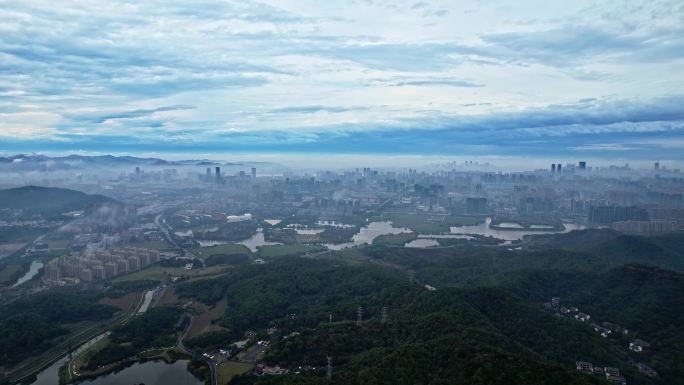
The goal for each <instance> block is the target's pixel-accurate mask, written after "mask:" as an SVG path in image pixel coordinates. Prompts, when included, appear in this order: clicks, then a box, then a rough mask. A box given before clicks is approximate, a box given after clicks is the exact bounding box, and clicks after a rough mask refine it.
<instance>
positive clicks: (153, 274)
mask: <svg viewBox="0 0 684 385" xmlns="http://www.w3.org/2000/svg"><path fill="white" fill-rule="evenodd" d="M187 273H188V271H187V270H185V268H183V267H165V266H151V267H148V268H146V269H143V270H140V271H136V272H135V273H131V274H126V275H123V276H121V277H118V278H115V279H114V280H115V281H142V280H148V279H149V280H155V281H161V282H165V281H166V279H167V278H168V277H173V276H179V275H183V274H187Z"/></svg>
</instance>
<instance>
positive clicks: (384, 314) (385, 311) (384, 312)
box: [380, 306, 387, 323]
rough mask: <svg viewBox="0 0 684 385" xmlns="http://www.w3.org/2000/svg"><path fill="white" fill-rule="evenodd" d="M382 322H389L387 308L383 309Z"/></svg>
mask: <svg viewBox="0 0 684 385" xmlns="http://www.w3.org/2000/svg"><path fill="white" fill-rule="evenodd" d="M380 322H382V323H386V322H387V306H383V307H382V318H380Z"/></svg>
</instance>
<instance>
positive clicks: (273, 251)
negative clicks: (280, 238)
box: [259, 245, 325, 258]
mask: <svg viewBox="0 0 684 385" xmlns="http://www.w3.org/2000/svg"><path fill="white" fill-rule="evenodd" d="M322 250H325V247H322V246H315V245H269V246H261V247H259V255H260V256H262V257H270V258H273V257H284V256H286V255H300V254H304V253H308V252H312V251H322Z"/></svg>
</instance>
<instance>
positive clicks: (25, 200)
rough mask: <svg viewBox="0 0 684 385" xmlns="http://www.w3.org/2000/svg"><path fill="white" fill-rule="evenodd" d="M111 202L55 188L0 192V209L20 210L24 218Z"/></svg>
mask: <svg viewBox="0 0 684 385" xmlns="http://www.w3.org/2000/svg"><path fill="white" fill-rule="evenodd" d="M113 202H116V201H115V200H114V199H111V198H108V197H105V196H102V195H89V194H85V193H82V192H79V191H74V190H68V189H63V188H55V187H37V186H24V187H18V188H13V189H8V190H0V209H21V210H23V212H24V215H25V216H30V215H33V214H40V215H42V216H44V217H50V216H56V215H59V214H62V213H66V212H69V211H75V210H82V209H83V208H84V207H86V206H88V205H91V204H102V203H113Z"/></svg>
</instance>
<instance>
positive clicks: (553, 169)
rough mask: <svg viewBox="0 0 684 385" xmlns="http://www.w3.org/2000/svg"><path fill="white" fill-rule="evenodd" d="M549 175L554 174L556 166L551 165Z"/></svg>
mask: <svg viewBox="0 0 684 385" xmlns="http://www.w3.org/2000/svg"><path fill="white" fill-rule="evenodd" d="M551 173H553V174H555V173H556V164H555V163H551Z"/></svg>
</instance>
